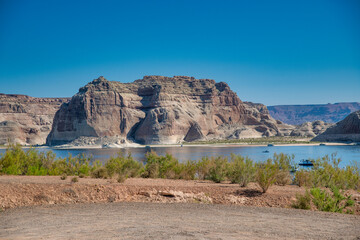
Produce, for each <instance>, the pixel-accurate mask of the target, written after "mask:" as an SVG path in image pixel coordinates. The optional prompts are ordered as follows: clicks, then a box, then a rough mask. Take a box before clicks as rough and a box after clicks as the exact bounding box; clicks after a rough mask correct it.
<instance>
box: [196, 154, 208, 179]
mask: <svg viewBox="0 0 360 240" xmlns="http://www.w3.org/2000/svg"><path fill="white" fill-rule="evenodd" d="M210 167H211V160H210V158H209V157H207V156H205V157H202V158H201V159H200V160H199V161H198V162H197V164H196V174H195V177H196V178H197V179H200V180H205V179H208V178H209V171H210Z"/></svg>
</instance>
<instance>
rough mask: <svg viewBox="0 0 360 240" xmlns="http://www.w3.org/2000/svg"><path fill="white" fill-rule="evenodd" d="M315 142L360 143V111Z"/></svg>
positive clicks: (317, 138) (319, 136) (328, 130)
mask: <svg viewBox="0 0 360 240" xmlns="http://www.w3.org/2000/svg"><path fill="white" fill-rule="evenodd" d="M313 141H320V142H349V141H350V142H360V111H356V112H353V113H351V114H350V115H349V116H347V117H346V118H345V119H344V120H342V121H340V122H338V123H336V125H334V126H333V127H330V128H328V129H327V130H326V131H325V132H324V133H322V134H320V135H318V136H317V137H315V138H314V139H313Z"/></svg>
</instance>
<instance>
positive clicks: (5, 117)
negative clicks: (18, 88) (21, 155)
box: [0, 94, 69, 145]
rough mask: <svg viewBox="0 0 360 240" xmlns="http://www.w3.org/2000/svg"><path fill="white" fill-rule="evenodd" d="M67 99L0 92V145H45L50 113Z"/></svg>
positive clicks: (49, 124) (50, 125)
mask: <svg viewBox="0 0 360 240" xmlns="http://www.w3.org/2000/svg"><path fill="white" fill-rule="evenodd" d="M67 101H69V99H67V98H34V97H29V96H25V95H10V94H0V145H4V144H7V142H8V141H9V140H10V141H11V142H14V143H19V144H22V145H36V144H45V142H46V137H47V136H48V134H49V133H50V130H51V127H52V122H53V119H54V115H55V113H56V112H57V110H58V109H59V108H60V105H61V104H62V103H64V102H67Z"/></svg>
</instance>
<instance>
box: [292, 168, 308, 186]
mask: <svg viewBox="0 0 360 240" xmlns="http://www.w3.org/2000/svg"><path fill="white" fill-rule="evenodd" d="M294 184H296V185H298V186H299V187H304V186H305V187H310V186H311V185H312V182H311V173H310V171H306V170H303V169H301V170H299V171H296V173H295V179H294Z"/></svg>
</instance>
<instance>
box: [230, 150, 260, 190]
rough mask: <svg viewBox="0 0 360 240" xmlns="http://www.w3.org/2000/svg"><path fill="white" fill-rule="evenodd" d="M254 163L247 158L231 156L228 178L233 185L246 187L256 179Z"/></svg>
mask: <svg viewBox="0 0 360 240" xmlns="http://www.w3.org/2000/svg"><path fill="white" fill-rule="evenodd" d="M255 171H256V169H255V165H254V162H253V161H252V160H251V159H250V158H248V157H246V158H244V157H242V156H240V155H235V154H231V160H230V163H229V166H228V171H227V177H228V179H229V180H230V181H231V183H238V184H240V186H241V187H246V186H247V185H248V183H249V182H251V181H253V180H254V177H255Z"/></svg>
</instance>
